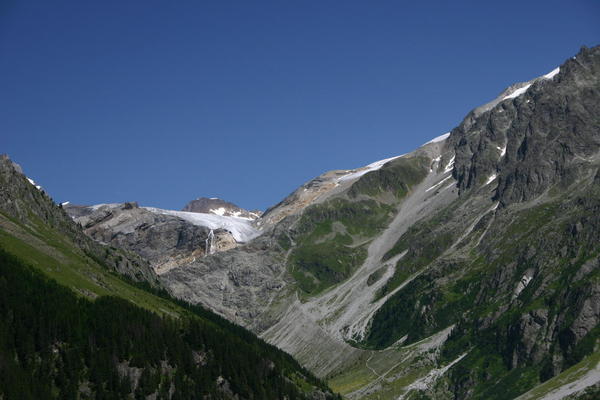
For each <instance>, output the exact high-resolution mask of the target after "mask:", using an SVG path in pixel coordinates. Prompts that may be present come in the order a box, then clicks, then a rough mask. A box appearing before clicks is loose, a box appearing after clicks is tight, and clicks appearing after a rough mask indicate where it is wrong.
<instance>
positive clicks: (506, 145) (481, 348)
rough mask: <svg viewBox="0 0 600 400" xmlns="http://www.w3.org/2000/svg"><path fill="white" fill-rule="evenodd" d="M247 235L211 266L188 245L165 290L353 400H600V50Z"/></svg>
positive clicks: (315, 187)
mask: <svg viewBox="0 0 600 400" xmlns="http://www.w3.org/2000/svg"><path fill="white" fill-rule="evenodd" d="M171 213H173V212H171ZM253 224H254V225H253V226H255V227H257V231H255V232H254V236H252V235H250V236H248V238H252V240H249V241H247V243H244V244H241V245H239V246H237V247H235V248H231V249H228V250H226V251H222V252H218V253H216V254H207V256H206V257H194V256H193V253H194V251H198V250H197V247H196V245H195V244H193V243H191V244H190V246H189V247H186V245H183V246H182V249H183V250H182V253H181V255H179V256H178V257H180V258H179V259H181V260H183V262H178V263H177V266H176V268H168V269H164V270H160V271H159V272H160V274H159V280H160V282H161V284H162V285H163V286H164V287H165V288H167V290H168V291H169V292H170V293H171V294H172V295H174V296H176V297H178V298H181V299H185V300H186V301H190V302H192V303H199V304H203V305H205V306H208V307H210V308H211V309H213V310H215V311H217V312H218V313H220V314H221V315H223V316H225V317H227V318H228V319H230V320H232V321H235V322H238V323H240V324H242V325H244V326H246V327H248V328H250V329H251V330H253V331H254V332H256V333H258V334H260V335H261V336H262V337H263V338H264V339H266V340H267V341H269V342H270V343H273V344H275V345H277V346H279V347H281V348H282V349H284V350H286V351H288V352H289V353H291V354H292V355H294V356H295V357H297V358H298V359H299V361H300V362H301V363H302V364H303V365H304V366H306V367H308V368H309V369H310V370H312V371H313V372H314V373H316V374H317V375H319V376H322V377H326V378H327V379H328V380H329V382H330V384H331V385H332V386H333V387H334V388H335V389H336V390H339V391H340V392H342V393H343V394H345V395H346V396H347V397H348V398H373V399H375V398H405V399H409V398H412V399H418V398H420V399H422V398H432V399H513V398H516V397H518V396H519V395H522V396H523V398H562V397H564V396H567V395H569V396H573V397H577V396H581V397H582V398H585V396H588V397H589V396H591V397H590V398H593V396H595V395H598V390H599V387H600V365H599V363H598V361H599V360H600V356H599V354H600V353H599V351H600V342H599V337H600V335H599V333H600V327H599V326H598V322H599V320H600V260H599V257H600V47H595V48H593V49H587V48H583V49H582V50H581V51H580V53H578V54H577V55H576V56H575V57H573V58H571V59H569V60H567V61H566V62H565V63H564V64H563V65H561V66H560V67H559V68H557V69H555V70H554V71H552V72H550V73H548V74H546V75H543V76H540V77H539V78H536V79H534V80H531V81H529V82H524V83H519V84H516V85H513V86H511V87H509V88H508V89H506V90H505V91H504V92H503V93H501V94H500V96H499V97H498V98H496V99H494V100H493V101H491V102H489V103H487V104H485V105H483V106H481V107H478V108H476V109H474V110H473V111H472V112H471V113H469V114H468V115H467V116H466V118H465V119H464V120H463V122H462V123H461V124H460V125H459V126H458V127H456V128H455V129H453V130H452V131H451V132H450V133H449V134H446V135H442V136H440V137H438V138H436V139H434V140H432V141H431V142H429V143H426V144H425V145H423V146H422V147H421V148H419V149H417V150H416V151H414V152H412V153H410V154H406V155H402V156H398V157H394V158H390V159H386V160H381V161H378V162H375V163H373V164H370V165H368V166H366V167H362V168H358V169H356V170H340V171H331V172H327V173H325V174H323V175H321V176H319V177H318V178H315V179H314V180H312V181H310V182H308V183H306V184H304V185H303V186H301V187H300V188H299V189H298V190H296V191H295V192H294V193H292V194H291V195H290V196H288V197H287V198H286V199H284V200H283V201H282V202H280V203H279V204H277V205H276V206H274V207H272V208H270V209H269V210H267V211H266V212H265V213H264V215H263V216H262V217H261V218H259V219H257V220H256V221H255V222H254V223H253ZM103 229H104V228H102V229H99V230H98V235H100V236H106V234H105V233H103ZM136 229H138V230H139V228H136ZM121 231H123V230H121ZM111 232H112V231H111V230H110V228H109V229H108V236H106V237H112V235H113V233H114V232H113V233H111ZM132 237H133V238H134V239H135V235H134V236H132ZM111 243H115V244H118V243H117V242H111ZM138 244H139V246H138ZM199 244H200V246H201V245H202V243H201V242H200V243H199ZM122 246H123V247H124V248H127V249H132V250H136V248H137V250H136V251H137V252H138V254H142V252H143V251H146V250H144V249H143V247H144V244H143V243H136V242H135V240H133V241H132V242H130V243H127V244H125V245H122ZM205 253H206V252H205ZM584 392H585V393H584Z"/></svg>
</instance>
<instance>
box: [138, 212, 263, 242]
mask: <svg viewBox="0 0 600 400" xmlns="http://www.w3.org/2000/svg"><path fill="white" fill-rule="evenodd" d="M141 208H144V209H146V210H148V211H151V212H153V213H156V214H164V215H173V216H175V217H179V218H181V219H183V220H186V221H188V222H190V223H192V224H194V225H198V226H206V227H207V228H209V229H226V230H228V231H229V232H231V234H232V235H233V238H234V239H235V241H236V242H238V243H244V242H248V241H250V240H251V239H254V238H255V237H257V236H258V235H259V234H260V231H259V230H258V229H256V228H254V227H253V226H252V224H251V223H250V220H248V219H245V218H238V217H226V216H223V215H215V214H204V213H195V212H187V211H174V210H163V209H161V208H154V207H141Z"/></svg>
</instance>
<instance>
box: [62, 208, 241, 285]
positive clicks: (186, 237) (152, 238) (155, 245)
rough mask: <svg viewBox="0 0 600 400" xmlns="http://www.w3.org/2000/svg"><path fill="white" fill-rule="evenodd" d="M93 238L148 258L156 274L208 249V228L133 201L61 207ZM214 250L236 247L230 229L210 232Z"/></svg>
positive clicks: (209, 230) (187, 262)
mask: <svg viewBox="0 0 600 400" xmlns="http://www.w3.org/2000/svg"><path fill="white" fill-rule="evenodd" d="M64 209H65V210H66V212H67V213H68V214H69V215H71V217H73V218H74V219H75V221H77V222H78V223H79V224H81V226H82V227H83V229H84V231H85V233H86V234H87V235H89V236H90V237H91V238H93V239H94V240H96V241H98V242H101V243H105V244H110V245H111V246H115V247H119V248H123V249H127V250H130V251H132V252H134V253H136V254H139V255H140V256H141V257H143V258H144V259H146V260H149V261H150V263H151V265H152V266H153V268H154V269H155V271H156V272H157V273H159V274H160V273H164V272H166V271H168V270H170V269H173V268H177V267H179V266H181V265H188V264H190V263H193V262H194V260H196V259H197V258H201V257H204V256H205V255H206V254H207V253H208V252H207V238H208V236H209V233H210V232H211V229H210V228H208V227H206V226H200V225H195V224H192V223H190V222H188V221H185V220H183V219H181V218H178V217H176V216H171V215H166V214H159V213H156V212H152V211H149V210H148V209H145V208H141V207H139V206H138V204H137V203H135V202H129V203H122V204H100V205H96V206H76V205H70V204H69V205H66V206H64ZM213 234H214V237H215V239H214V241H213V247H212V249H213V251H224V250H228V249H231V248H233V247H235V246H237V243H236V241H235V240H234V238H233V236H232V235H231V233H230V232H228V231H226V230H225V229H216V230H214V231H213Z"/></svg>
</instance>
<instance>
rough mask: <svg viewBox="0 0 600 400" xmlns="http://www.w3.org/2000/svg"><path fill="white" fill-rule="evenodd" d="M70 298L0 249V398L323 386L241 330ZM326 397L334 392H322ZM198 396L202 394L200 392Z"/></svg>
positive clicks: (301, 393)
mask: <svg viewBox="0 0 600 400" xmlns="http://www.w3.org/2000/svg"><path fill="white" fill-rule="evenodd" d="M188 312H189V315H187V316H185V317H180V318H169V317H160V316H158V315H157V314H154V313H152V312H150V311H147V310H144V309H142V308H139V307H137V306H135V305H133V304H131V303H130V302H128V301H126V300H123V299H119V298H116V297H100V298H98V299H96V300H95V301H90V300H88V299H86V298H84V297H78V296H76V295H75V294H74V293H73V292H72V291H71V290H70V289H68V288H66V287H64V286H61V285H59V284H58V283H56V281H54V280H52V279H49V278H47V277H45V276H44V275H42V274H41V273H40V272H38V271H36V270H34V269H33V268H30V267H28V266H26V265H24V264H23V263H22V261H21V260H19V259H18V258H16V257H14V256H12V255H10V254H8V253H6V252H5V251H4V250H1V249H0V321H2V323H1V324H0V398H3V399H7V400H8V399H50V398H60V399H77V398H95V399H117V398H136V399H137V398H145V397H146V396H148V395H151V394H155V395H157V398H160V399H163V398H165V399H166V398H172V399H196V398H211V399H221V398H233V396H234V395H235V394H237V395H239V396H240V398H247V399H280V398H289V399H302V398H311V397H312V395H313V394H314V390H315V389H320V390H322V392H323V393H327V392H328V389H327V388H326V386H324V385H323V384H322V383H320V382H319V381H317V380H316V379H315V378H313V377H312V375H310V373H308V372H307V371H305V370H303V369H302V368H301V367H300V366H299V365H298V364H297V363H296V362H295V361H294V360H293V359H292V358H291V357H290V356H288V355H287V354H285V353H283V352H281V351H279V350H277V349H276V348H275V347H272V346H269V345H267V344H265V343H264V342H262V341H261V340H260V339H258V338H257V337H256V336H254V335H252V334H250V333H249V332H247V331H245V330H243V329H242V328H238V327H235V326H233V325H232V324H230V323H228V322H226V321H224V320H221V319H220V318H219V317H217V316H214V314H213V315H212V316H211V320H207V319H206V318H200V317H199V316H197V315H195V314H194V312H196V313H204V314H205V316H208V315H210V313H209V312H207V311H203V310H198V309H197V310H194V309H191V308H190V309H189V310H188ZM327 394H328V397H333V396H331V395H330V393H327ZM205 396H206V397H205Z"/></svg>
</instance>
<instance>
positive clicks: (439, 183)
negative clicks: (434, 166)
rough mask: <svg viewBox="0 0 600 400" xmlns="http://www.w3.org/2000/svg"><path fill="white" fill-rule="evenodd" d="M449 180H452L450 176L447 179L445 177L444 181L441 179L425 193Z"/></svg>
mask: <svg viewBox="0 0 600 400" xmlns="http://www.w3.org/2000/svg"><path fill="white" fill-rule="evenodd" d="M450 178H452V175H448V176H447V177H445V178H444V179H442V180H441V181H439V182H438V183H436V184H435V185H433V186H431V187H430V188H429V189H427V190H425V191H426V192H429V191H430V190H433V189H435V188H436V187H438V186H440V185H441V184H442V183H444V182H446V181H447V180H448V179H450Z"/></svg>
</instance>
